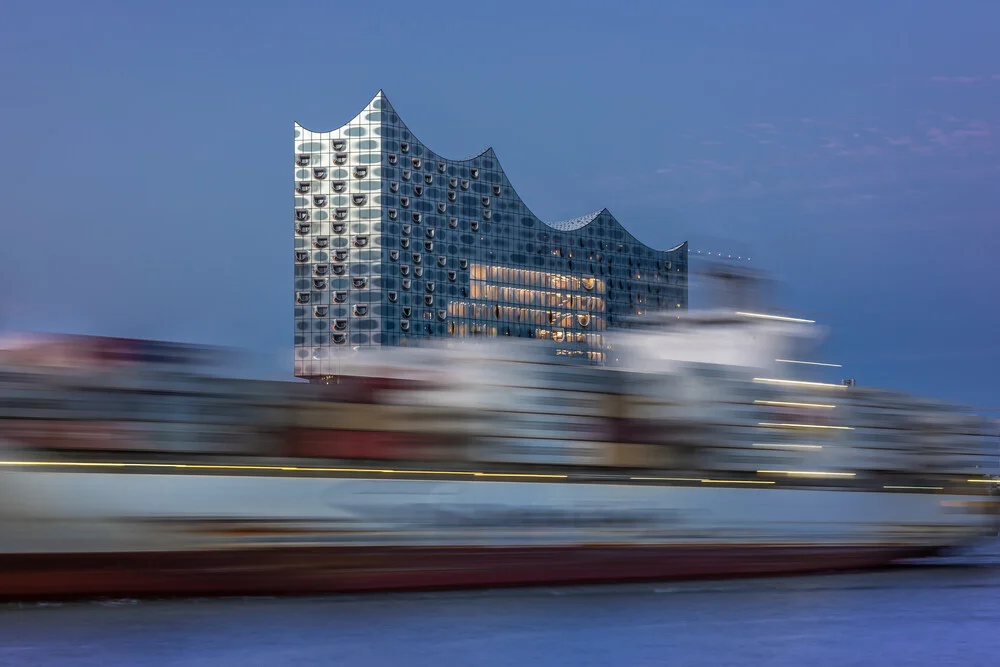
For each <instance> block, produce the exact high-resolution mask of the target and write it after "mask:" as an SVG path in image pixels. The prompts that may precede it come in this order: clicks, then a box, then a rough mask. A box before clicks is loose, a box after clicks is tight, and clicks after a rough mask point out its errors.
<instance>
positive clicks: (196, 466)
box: [0, 461, 568, 479]
mask: <svg viewBox="0 0 1000 667" xmlns="http://www.w3.org/2000/svg"><path fill="white" fill-rule="evenodd" d="M0 466H10V467H13V466H20V467H31V466H38V467H56V468H58V467H82V468H152V469H156V468H159V469H177V470H180V469H184V470H265V471H272V472H289V471H292V472H356V473H369V474H370V473H377V474H382V475H465V476H468V477H526V478H541V479H566V478H567V477H568V475H554V474H542V473H511V472H474V471H461V470H391V469H386V470H383V469H379V468H320V467H308V466H301V467H300V466H267V465H237V464H211V463H118V462H108V461H0Z"/></svg>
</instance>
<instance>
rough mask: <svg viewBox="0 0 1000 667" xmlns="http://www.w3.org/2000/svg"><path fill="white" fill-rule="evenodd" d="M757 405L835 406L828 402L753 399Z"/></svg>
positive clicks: (827, 407)
mask: <svg viewBox="0 0 1000 667" xmlns="http://www.w3.org/2000/svg"><path fill="white" fill-rule="evenodd" d="M754 403H755V404H757V405H780V406H787V407H790V408H825V409H832V408H835V407H837V406H836V405H831V404H829V403H796V402H795V401H754Z"/></svg>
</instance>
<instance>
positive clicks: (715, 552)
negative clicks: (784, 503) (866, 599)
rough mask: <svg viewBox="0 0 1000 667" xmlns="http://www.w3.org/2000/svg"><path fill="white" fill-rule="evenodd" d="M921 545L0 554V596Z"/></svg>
mask: <svg viewBox="0 0 1000 667" xmlns="http://www.w3.org/2000/svg"><path fill="white" fill-rule="evenodd" d="M937 551H938V549H936V548H928V547H898V546H891V547H879V546H870V545H860V546H839V547H831V546H816V547H808V546H807V547H803V546H780V545H774V546H727V545H718V546H713V547H706V546H697V547H683V546H660V547H638V548H637V547H634V546H621V547H554V548H541V547H532V548H517V547H499V548H481V547H480V548H440V547H438V548H435V547H419V548H384V549H371V548H337V547H334V548H329V547H318V548H317V547H307V548H276V549H259V550H234V551H190V552H176V551H163V552H121V553H74V554H69V553H63V554H17V555H6V556H0V596H3V597H7V598H43V597H44V598H52V597H60V598H65V597H80V596H173V595H273V594H315V593H346V592H364V591H393V590H421V589H423V590H430V589H449V588H476V587H494V586H516V585H540V584H547V585H555V584H576V583H602V582H635V581H656V580H686V579H705V578H736V577H750V576H763V575H789V574H804V573H816V572H835V571H843V570H858V569H866V568H876V567H881V566H885V565H889V564H891V563H893V562H895V561H898V560H901V559H906V558H916V557H923V556H930V555H933V554H934V553H936V552H937Z"/></svg>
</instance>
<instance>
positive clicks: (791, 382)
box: [753, 378, 847, 389]
mask: <svg viewBox="0 0 1000 667" xmlns="http://www.w3.org/2000/svg"><path fill="white" fill-rule="evenodd" d="M753 381H754V382H766V383H769V384H789V385H795V386H798V387H830V388H834V387H835V388H837V389H847V385H845V384H831V383H829V382H806V381H805V380H782V379H780V378H754V379H753Z"/></svg>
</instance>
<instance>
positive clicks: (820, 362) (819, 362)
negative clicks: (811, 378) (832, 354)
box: [775, 359, 844, 368]
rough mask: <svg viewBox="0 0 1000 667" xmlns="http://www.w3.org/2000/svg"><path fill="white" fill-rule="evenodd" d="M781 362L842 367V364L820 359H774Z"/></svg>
mask: <svg viewBox="0 0 1000 667" xmlns="http://www.w3.org/2000/svg"><path fill="white" fill-rule="evenodd" d="M775 361H777V362H779V363H782V364H803V365H805V366H829V367H830V368H843V367H844V366H843V365H842V364H827V363H824V362H822V361H796V360H794V359H775Z"/></svg>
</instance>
